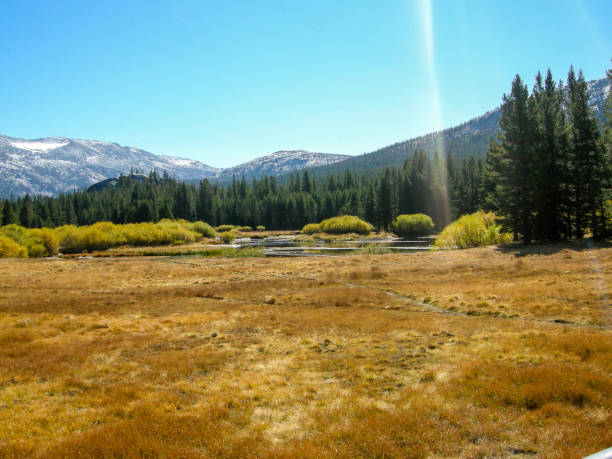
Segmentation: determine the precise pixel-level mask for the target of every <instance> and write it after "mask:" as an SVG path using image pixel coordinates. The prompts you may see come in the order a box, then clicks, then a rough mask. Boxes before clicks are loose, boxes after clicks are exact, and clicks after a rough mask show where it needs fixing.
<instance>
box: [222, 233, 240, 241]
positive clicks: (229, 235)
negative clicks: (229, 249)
mask: <svg viewBox="0 0 612 459" xmlns="http://www.w3.org/2000/svg"><path fill="white" fill-rule="evenodd" d="M237 237H238V233H237V232H236V231H234V230H230V231H224V232H223V233H221V239H223V242H225V243H226V244H229V243H230V242H232V241H233V240H234V239H236V238H237Z"/></svg>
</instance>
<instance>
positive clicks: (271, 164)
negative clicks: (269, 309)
mask: <svg viewBox="0 0 612 459" xmlns="http://www.w3.org/2000/svg"><path fill="white" fill-rule="evenodd" d="M609 92H610V82H609V80H608V79H607V78H602V79H599V80H594V81H591V82H589V93H590V101H591V105H592V107H593V110H594V112H595V114H596V116H597V117H600V118H601V116H602V113H603V104H604V102H605V100H606V97H607V95H608V94H609ZM500 117H501V109H500V108H496V109H494V110H491V111H489V112H487V113H485V114H483V115H481V116H479V117H476V118H473V119H471V120H469V121H467V122H465V123H462V124H460V125H459V126H455V127H451V128H448V129H445V130H442V131H438V132H433V133H430V134H427V135H424V136H420V137H416V138H413V139H410V140H405V141H402V142H398V143H395V144H393V145H389V146H387V147H384V148H381V149H379V150H376V151H374V152H372V153H366V154H363V155H359V156H346V155H336V154H328V153H311V152H307V151H303V150H283V151H277V152H275V153H272V154H270V155H267V156H263V157H260V158H257V159H254V160H252V161H249V162H246V163H243V164H240V165H238V166H235V167H231V168H226V169H219V168H215V167H211V166H208V165H206V164H204V163H201V162H200V161H196V160H192V159H185V158H178V157H173V156H158V155H154V154H153V153H150V152H147V151H144V150H141V149H138V148H133V147H125V146H121V145H119V144H117V143H113V142H103V141H97V140H78V139H69V138H64V137H47V138H43V139H35V140H27V139H19V138H15V137H8V136H4V135H0V197H8V196H10V195H13V196H21V195H24V194H47V195H56V194H59V193H62V192H68V191H71V190H74V189H81V188H86V187H89V186H91V185H92V184H95V183H97V182H100V181H103V180H105V179H108V178H112V177H117V176H118V175H121V174H127V173H129V172H130V171H140V172H141V173H148V172H149V171H151V170H153V169H155V170H157V171H159V172H162V171H166V172H168V174H169V175H170V176H173V177H175V178H177V179H179V180H185V181H198V180H200V179H202V178H209V179H210V180H212V181H218V182H221V183H226V182H228V181H231V180H232V177H234V176H235V177H242V176H244V177H245V178H247V179H253V178H258V177H262V176H264V175H269V176H273V175H276V176H277V175H283V174H285V175H286V174H288V173H290V172H294V171H296V170H301V169H308V170H309V172H310V173H311V174H312V175H313V176H315V177H317V176H323V175H327V174H330V173H331V174H335V173H342V172H343V171H345V170H351V171H354V172H358V173H368V174H371V173H372V172H375V171H376V170H380V169H382V168H384V167H390V166H396V165H401V164H403V162H404V161H405V160H406V159H408V158H409V157H410V156H411V155H412V154H413V152H414V151H415V150H418V149H422V150H425V151H427V152H428V153H433V152H434V151H438V152H440V153H442V154H445V153H451V154H452V155H453V157H454V158H455V159H461V158H465V157H467V156H471V155H476V156H480V157H484V155H485V153H486V151H487V148H488V145H489V141H490V139H491V138H495V137H496V136H497V135H498V134H499V132H500V128H499V119H500Z"/></svg>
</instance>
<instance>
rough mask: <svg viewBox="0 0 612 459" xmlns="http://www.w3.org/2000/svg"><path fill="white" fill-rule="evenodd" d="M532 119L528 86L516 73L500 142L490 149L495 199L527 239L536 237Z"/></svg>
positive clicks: (505, 103)
mask: <svg viewBox="0 0 612 459" xmlns="http://www.w3.org/2000/svg"><path fill="white" fill-rule="evenodd" d="M533 124H534V123H533V119H532V116H531V115H530V111H529V92H528V90H527V86H526V85H525V84H524V83H523V81H522V80H521V77H520V76H519V75H517V76H516V77H515V79H514V81H513V82H512V90H511V92H510V95H504V97H503V104H502V116H501V119H500V126H501V129H502V133H501V134H500V135H499V140H500V143H499V144H498V145H497V146H494V148H493V149H491V150H490V151H489V152H488V155H489V156H490V160H489V165H490V166H491V167H492V168H493V170H494V172H495V177H496V179H497V184H496V187H495V197H494V201H495V202H496V204H497V205H498V206H499V208H500V210H501V212H502V214H503V215H504V216H505V218H506V219H505V221H504V223H505V224H506V225H507V226H509V227H510V228H511V229H512V230H513V231H514V232H515V234H516V235H517V236H518V237H520V238H521V239H522V240H523V241H524V242H527V243H528V242H531V240H532V238H533V215H532V209H533V207H534V194H535V193H534V190H535V188H536V187H537V183H536V180H535V177H534V170H533Z"/></svg>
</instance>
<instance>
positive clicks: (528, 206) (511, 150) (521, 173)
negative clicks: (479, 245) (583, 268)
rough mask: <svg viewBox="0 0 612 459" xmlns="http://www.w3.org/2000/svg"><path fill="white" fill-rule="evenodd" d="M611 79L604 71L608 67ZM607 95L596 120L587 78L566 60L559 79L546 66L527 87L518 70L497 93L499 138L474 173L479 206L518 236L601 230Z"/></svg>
mask: <svg viewBox="0 0 612 459" xmlns="http://www.w3.org/2000/svg"><path fill="white" fill-rule="evenodd" d="M608 78H610V79H611V80H612V72H610V71H609V72H608ZM611 101H612V99H611V96H610V95H608V100H607V101H606V106H605V107H604V125H603V126H600V125H599V123H598V121H597V120H596V119H595V117H594V113H593V111H592V109H591V107H590V106H589V95H588V85H587V82H586V80H585V79H584V76H583V74H582V72H579V74H578V76H576V74H575V72H574V70H573V68H571V69H570V71H569V73H568V76H567V83H566V84H563V82H559V83H557V82H555V80H554V79H553V77H552V74H551V72H550V70H549V71H548V72H547V74H546V77H545V78H543V77H542V75H541V74H540V73H538V74H537V76H536V79H535V85H534V87H533V89H532V91H531V93H530V92H529V91H528V89H527V85H526V84H525V83H523V81H522V80H521V77H520V76H518V75H517V76H516V78H515V79H514V81H513V83H512V90H511V92H510V94H509V95H505V96H504V98H503V105H502V117H501V120H500V125H501V129H502V133H501V134H500V136H499V139H498V140H499V141H498V142H495V141H492V142H491V145H490V148H489V151H488V154H487V159H486V168H485V174H484V176H483V177H482V179H483V181H484V189H485V203H484V207H488V208H490V209H492V210H495V211H496V212H498V213H500V214H502V215H503V216H504V217H505V220H504V223H505V225H506V226H507V227H509V228H510V229H512V231H513V232H514V233H515V236H517V237H518V238H519V239H521V240H523V241H524V242H531V241H534V240H560V239H567V238H582V237H583V236H584V235H585V234H587V233H590V234H592V235H593V237H595V238H604V237H606V236H609V235H610V234H611V230H612V196H611V191H612V190H611V179H612V166H611V157H612V102H611Z"/></svg>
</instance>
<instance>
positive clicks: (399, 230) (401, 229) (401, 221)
mask: <svg viewBox="0 0 612 459" xmlns="http://www.w3.org/2000/svg"><path fill="white" fill-rule="evenodd" d="M391 229H392V230H393V232H394V233H395V234H397V235H398V236H400V237H416V236H426V235H428V234H431V233H432V231H433V230H434V222H433V220H432V219H431V217H429V216H428V215H425V214H412V215H398V217H397V218H396V219H395V220H394V221H393V224H392V225H391Z"/></svg>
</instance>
